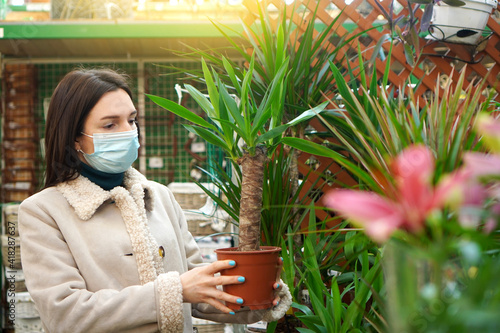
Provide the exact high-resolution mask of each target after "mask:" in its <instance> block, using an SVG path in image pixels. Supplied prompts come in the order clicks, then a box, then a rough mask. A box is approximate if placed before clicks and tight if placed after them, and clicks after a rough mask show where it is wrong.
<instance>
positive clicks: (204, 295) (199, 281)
mask: <svg viewBox="0 0 500 333" xmlns="http://www.w3.org/2000/svg"><path fill="white" fill-rule="evenodd" d="M235 265H236V263H235V262H234V260H221V261H215V262H213V263H211V264H210V265H208V266H203V267H197V268H194V269H192V270H189V271H187V272H185V273H184V274H182V275H181V276H180V278H181V284H182V296H183V300H184V302H187V303H207V304H210V305H212V306H214V307H215V308H217V309H219V310H220V311H222V312H225V313H231V314H234V312H233V311H232V310H231V309H230V308H228V307H227V306H225V305H224V304H223V303H222V302H221V301H225V302H231V303H236V304H241V303H242V302H243V300H241V299H240V298H239V297H237V296H233V295H230V294H228V293H225V292H224V291H222V290H219V289H217V286H224V285H228V284H241V283H243V282H245V278H244V277H242V276H234V275H231V276H215V274H216V273H219V272H220V271H222V270H224V269H230V268H233V267H235ZM280 270H281V269H280ZM278 301H279V300H278Z"/></svg>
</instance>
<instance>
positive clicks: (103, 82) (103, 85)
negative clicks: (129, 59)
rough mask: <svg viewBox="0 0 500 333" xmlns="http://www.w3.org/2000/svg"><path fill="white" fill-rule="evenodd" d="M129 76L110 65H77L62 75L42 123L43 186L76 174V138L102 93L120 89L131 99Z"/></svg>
mask: <svg viewBox="0 0 500 333" xmlns="http://www.w3.org/2000/svg"><path fill="white" fill-rule="evenodd" d="M127 80H128V77H127V76H125V75H123V74H120V73H117V72H115V71H113V70H111V69H78V70H74V71H72V72H70V73H68V74H66V75H65V76H64V78H63V79H62V80H61V81H60V82H59V84H58V85H57V87H56V89H55V90H54V93H53V94H52V98H51V100H50V105H49V110H48V113H47V122H46V127H45V161H46V171H45V187H50V186H54V185H57V184H59V183H61V182H64V181H67V180H70V179H74V178H76V177H77V176H78V175H79V171H80V159H79V158H78V153H77V152H76V150H75V140H76V138H77V137H78V136H79V135H80V133H81V132H82V131H83V124H84V122H85V119H86V118H87V116H88V114H89V113H90V110H92V108H93V107H94V106H95V105H96V104H97V102H98V101H99V99H101V97H102V96H103V95H104V94H106V93H108V92H110V91H116V90H118V89H123V90H124V91H126V92H127V94H128V95H129V96H130V98H131V99H132V91H131V90H130V88H129V86H128V83H127Z"/></svg>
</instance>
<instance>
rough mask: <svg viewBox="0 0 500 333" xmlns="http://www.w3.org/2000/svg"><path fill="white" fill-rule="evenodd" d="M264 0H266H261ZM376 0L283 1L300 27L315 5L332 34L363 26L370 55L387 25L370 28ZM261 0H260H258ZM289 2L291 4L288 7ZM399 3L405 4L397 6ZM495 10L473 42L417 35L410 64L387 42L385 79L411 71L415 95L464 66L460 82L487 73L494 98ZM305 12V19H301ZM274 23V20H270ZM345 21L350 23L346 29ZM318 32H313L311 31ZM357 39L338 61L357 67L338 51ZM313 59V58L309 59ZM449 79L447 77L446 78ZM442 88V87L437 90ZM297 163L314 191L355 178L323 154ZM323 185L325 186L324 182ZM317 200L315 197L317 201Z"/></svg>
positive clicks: (498, 67) (499, 64) (395, 81)
mask: <svg viewBox="0 0 500 333" xmlns="http://www.w3.org/2000/svg"><path fill="white" fill-rule="evenodd" d="M264 1H266V0H264ZM375 1H378V0H353V1H352V2H351V3H350V4H348V5H347V4H346V3H345V1H344V0H321V1H320V3H319V4H318V3H317V2H315V1H309V2H308V1H301V0H296V1H294V2H293V4H291V5H289V6H287V10H286V12H287V13H294V15H293V17H291V18H290V19H292V20H293V22H294V23H295V24H297V25H298V26H299V29H301V31H302V32H304V31H305V27H306V26H307V16H308V15H309V16H310V17H312V15H313V13H314V12H315V11H316V20H320V21H321V22H323V23H324V24H325V25H326V26H328V25H329V24H330V23H331V22H333V20H334V19H335V18H336V17H337V15H340V17H338V18H337V22H336V24H335V26H334V27H333V29H332V34H333V33H335V34H336V35H338V36H339V37H343V36H346V37H347V36H348V35H351V36H352V35H353V34H357V33H361V32H363V31H365V32H366V33H365V34H364V38H363V39H362V40H361V39H360V42H359V47H360V48H361V51H362V54H363V59H364V60H365V61H366V60H368V59H370V58H371V57H372V55H373V52H374V50H375V49H376V47H375V46H376V44H377V42H378V41H379V40H381V39H382V38H386V36H387V35H388V34H390V31H389V30H388V28H379V29H370V28H372V27H373V26H374V25H375V24H377V23H376V22H380V21H381V15H382V12H381V11H380V9H379V8H378V7H377V5H376V4H375ZM405 1H406V0H405ZM262 3H264V2H261V4H262ZM265 3H266V5H268V6H269V5H271V6H275V7H276V8H278V9H280V10H282V9H283V6H284V1H283V0H267V2H265ZM244 4H245V6H246V7H247V8H248V9H249V12H250V13H258V12H259V10H258V8H257V7H256V6H258V4H259V3H258V2H256V1H254V0H248V1H245V2H244ZM380 4H381V5H382V6H383V7H384V8H386V10H387V11H388V9H389V6H390V4H391V2H390V1H388V0H383V1H381V2H380ZM291 6H296V7H295V9H297V8H299V7H300V9H301V10H293V9H294V8H292V7H291ZM316 7H317V8H316ZM403 7H405V6H403ZM498 13H499V12H498V10H497V9H495V10H494V12H493V14H492V15H491V16H490V18H489V21H488V27H489V29H490V30H491V32H492V34H491V36H489V38H488V39H485V40H483V41H482V42H480V43H478V45H476V46H471V45H460V44H451V43H443V42H436V41H431V40H426V39H424V38H420V40H419V43H420V45H421V46H423V47H422V50H421V53H422V55H421V57H420V58H419V61H418V62H417V63H416V65H415V66H412V65H410V64H409V63H408V62H407V60H406V56H405V54H404V46H403V45H402V44H401V43H399V44H398V43H396V44H394V45H393V49H392V53H391V55H392V56H391V57H392V58H391V59H392V63H391V72H390V73H389V82H390V84H392V85H394V86H395V87H400V86H401V85H403V84H404V83H405V82H407V80H408V78H409V75H413V76H414V77H415V78H417V79H422V83H421V85H420V86H419V88H418V90H416V91H415V94H416V96H418V97H419V98H425V97H426V94H427V93H428V92H432V91H435V87H436V84H440V85H444V84H446V83H451V84H453V82H455V81H456V80H457V79H458V77H459V76H460V74H461V73H462V71H466V81H465V82H464V84H465V86H467V85H469V84H472V85H477V83H478V81H479V80H478V79H479V78H482V77H486V76H487V82H488V85H489V87H490V88H493V89H494V90H496V92H497V95H496V97H494V98H495V99H496V100H497V101H500V94H498V92H500V84H499V83H498V82H497V81H498V80H499V79H500V24H499V23H498V22H499V21H500V20H498V19H497V15H498ZM406 14H407V11H406V9H403V10H402V11H401V12H400V13H398V15H406ZM422 14H423V11H422V10H419V11H417V12H416V14H415V15H416V17H418V18H420V17H421V16H422ZM257 17H258V16H257V15H256V14H255V15H252V14H248V15H247V16H246V17H245V18H244V21H245V23H246V24H248V25H251V24H252V23H254V21H255V20H256V19H257ZM304 17H306V20H304ZM275 24H277V22H275ZM346 26H350V27H354V29H349V30H347V28H346ZM317 33H319V32H317ZM382 45H383V49H384V52H385V54H386V55H387V54H388V52H389V49H390V47H391V45H390V43H389V42H387V43H384V44H382ZM334 47H335V45H333V44H329V45H325V49H327V50H328V49H332V48H334ZM357 48H358V43H357V41H356V42H355V43H353V44H352V45H350V46H348V47H346V49H345V51H344V52H338V58H337V60H338V61H339V62H341V63H342V62H344V63H343V65H344V67H347V64H346V63H345V62H346V61H349V62H350V64H349V65H350V67H351V68H356V67H357V65H358V64H357V62H358V57H357V56H353V57H344V55H345V54H357V51H356V50H357ZM311 61H314V59H311ZM385 68H386V62H385V61H384V60H382V59H381V58H380V57H377V59H376V61H375V70H376V72H377V73H378V76H379V77H381V76H382V75H383V73H384V72H385ZM450 79H451V80H450ZM440 91H442V89H441V90H440ZM312 126H313V127H315V128H316V129H317V130H319V131H321V130H326V129H325V128H324V127H323V126H322V125H321V123H320V122H319V121H313V123H312ZM298 162H299V169H300V172H301V173H303V174H306V173H308V172H309V171H311V169H312V173H311V175H310V176H309V178H308V179H307V181H308V182H309V183H310V185H311V186H313V184H315V185H314V186H315V187H316V188H317V190H318V191H323V190H325V189H326V188H328V187H329V186H330V183H329V180H328V178H329V177H335V178H336V179H337V181H339V179H340V182H344V183H347V184H348V185H353V184H355V181H354V180H353V179H352V178H350V176H349V174H348V173H347V172H346V171H344V170H342V168H340V167H339V166H338V165H336V164H332V161H331V160H329V159H327V158H321V157H317V156H311V155H309V154H305V153H302V154H301V155H300V157H299V161H298ZM325 186H326V187H325ZM318 205H319V206H322V202H321V200H320V201H319V202H318ZM316 214H317V215H318V218H320V219H323V218H325V217H326V215H327V213H326V212H325V211H323V210H321V209H320V210H318V211H317V212H316Z"/></svg>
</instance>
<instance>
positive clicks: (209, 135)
mask: <svg viewBox="0 0 500 333" xmlns="http://www.w3.org/2000/svg"><path fill="white" fill-rule="evenodd" d="M184 127H185V128H186V129H187V130H188V131H190V132H192V133H195V134H197V135H199V136H200V137H201V138H202V139H204V140H206V141H207V142H209V143H211V144H213V145H216V146H217V147H221V148H222V149H224V150H225V151H226V152H227V153H229V154H231V155H232V153H233V152H232V148H231V146H229V145H228V144H227V143H226V142H225V141H224V140H222V139H221V138H220V137H219V136H217V135H215V134H214V133H213V132H211V131H209V130H207V129H205V128H203V127H199V126H194V125H184ZM231 144H232V143H231Z"/></svg>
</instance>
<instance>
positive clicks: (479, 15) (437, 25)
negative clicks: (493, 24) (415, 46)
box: [429, 0, 497, 45]
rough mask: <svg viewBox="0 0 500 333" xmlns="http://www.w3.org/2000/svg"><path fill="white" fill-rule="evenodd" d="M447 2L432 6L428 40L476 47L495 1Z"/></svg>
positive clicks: (465, 0)
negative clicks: (459, 3)
mask: <svg viewBox="0 0 500 333" xmlns="http://www.w3.org/2000/svg"><path fill="white" fill-rule="evenodd" d="M455 2H456V1H453V2H449V0H446V1H444V0H443V3H441V2H436V3H434V4H433V6H432V7H433V14H432V20H431V22H432V23H431V25H430V27H429V38H430V39H435V40H440V41H444V42H451V43H459V44H470V45H476V44H477V43H478V41H479V38H480V37H481V36H482V34H483V31H484V28H485V27H486V24H487V23H488V19H489V17H490V15H491V11H492V9H494V8H496V7H497V1H496V0H461V1H460V2H463V5H458V6H457V5H456V4H455Z"/></svg>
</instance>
